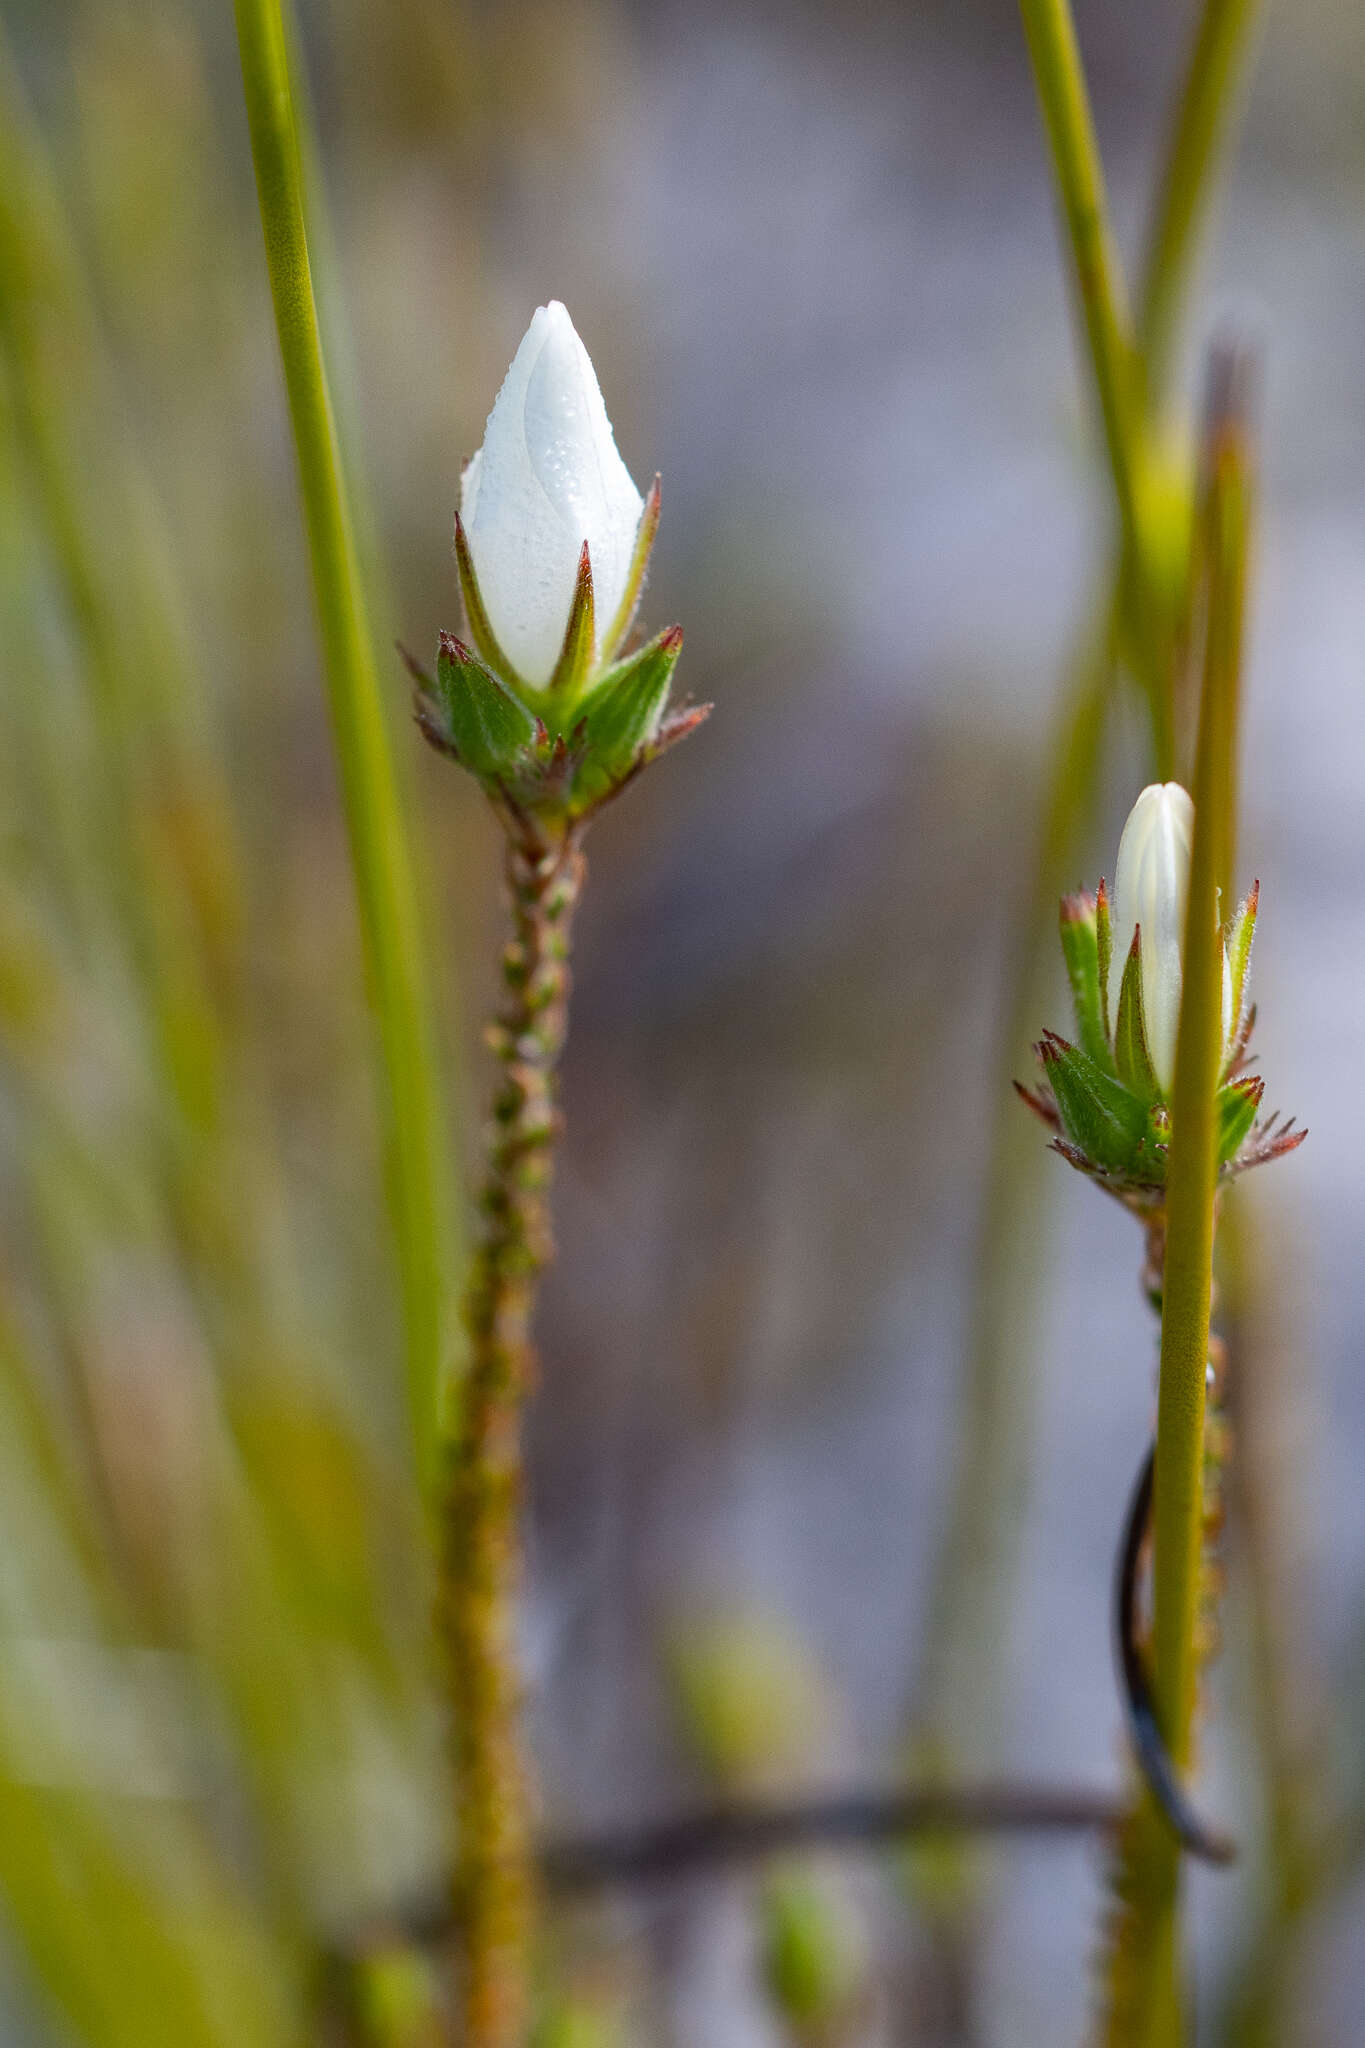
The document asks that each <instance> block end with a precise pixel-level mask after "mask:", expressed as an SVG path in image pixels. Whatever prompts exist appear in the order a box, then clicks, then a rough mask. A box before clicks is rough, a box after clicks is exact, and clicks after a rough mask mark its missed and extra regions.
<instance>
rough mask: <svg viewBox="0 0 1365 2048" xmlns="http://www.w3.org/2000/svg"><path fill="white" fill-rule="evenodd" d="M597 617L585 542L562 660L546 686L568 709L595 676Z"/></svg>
mask: <svg viewBox="0 0 1365 2048" xmlns="http://www.w3.org/2000/svg"><path fill="white" fill-rule="evenodd" d="M596 616H597V614H596V606H595V605H594V602H593V593H592V558H591V556H590V555H589V553H588V543H587V542H586V541H584V543H583V548H582V552H581V553H580V555H579V557H578V574H577V576H576V577H575V579H574V587H573V603H572V604H571V605H570V606H569V622H568V624H567V625H566V626H565V628H564V644H563V646H562V647H561V648H560V650H559V659H558V661H557V662H556V663H555V665H554V670H553V673H552V674H551V676H550V680H549V682H548V683H547V684H546V685H545V688H546V692H547V694H548V695H550V696H551V697H553V698H554V699H556V701H557V702H558V703H559V704H561V705H562V706H564V707H565V708H566V709H567V708H569V707H571V706H572V705H573V704H574V703H575V702H576V701H577V699H578V697H579V695H580V693H581V691H582V689H583V685H584V684H585V683H586V682H587V680H588V677H589V676H590V675H591V674H592V668H593V662H594V660H595V659H596V653H595V649H596V640H597V625H596Z"/></svg>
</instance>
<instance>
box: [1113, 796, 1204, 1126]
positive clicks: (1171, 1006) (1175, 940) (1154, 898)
mask: <svg viewBox="0 0 1365 2048" xmlns="http://www.w3.org/2000/svg"><path fill="white" fill-rule="evenodd" d="M1193 835H1194V805H1193V803H1192V802H1191V801H1190V797H1189V793H1188V792H1187V791H1186V790H1184V789H1182V788H1181V786H1180V784H1179V783H1178V782H1154V783H1151V784H1150V785H1149V786H1148V787H1147V788H1146V789H1144V790H1143V792H1142V795H1141V796H1140V797H1139V798H1138V800H1137V802H1136V803H1135V804H1134V805H1133V808H1132V810H1131V811H1130V812H1129V814H1128V822H1127V824H1126V825H1125V826H1124V828H1123V837H1122V838H1121V839H1120V841H1119V857H1118V863H1117V866H1116V868H1115V872H1114V959H1115V961H1116V962H1119V963H1122V961H1123V960H1124V959H1125V958H1126V957H1127V954H1128V949H1129V947H1130V946H1131V945H1132V942H1133V933H1134V931H1135V930H1136V931H1138V932H1140V933H1141V939H1140V949H1141V961H1142V1014H1143V1023H1144V1025H1145V1028H1146V1033H1147V1051H1148V1055H1149V1057H1150V1059H1151V1062H1152V1069H1153V1072H1154V1073H1155V1075H1156V1078H1157V1080H1158V1081H1159V1082H1160V1084H1161V1087H1162V1089H1163V1091H1164V1092H1165V1093H1166V1094H1168V1095H1169V1093H1170V1089H1171V1082H1172V1080H1173V1078H1174V1075H1175V1041H1176V1032H1177V1030H1178V1028H1179V1024H1180V987H1181V963H1182V958H1183V948H1184V944H1185V906H1186V903H1187V902H1188V900H1189V893H1190V845H1191V841H1192V839H1193ZM1118 980H1119V978H1118V975H1117V974H1111V975H1110V977H1109V1005H1110V1028H1111V1030H1112V1028H1113V1026H1114V1022H1115V1018H1116V1014H1117V1010H1118V995H1119V989H1118Z"/></svg>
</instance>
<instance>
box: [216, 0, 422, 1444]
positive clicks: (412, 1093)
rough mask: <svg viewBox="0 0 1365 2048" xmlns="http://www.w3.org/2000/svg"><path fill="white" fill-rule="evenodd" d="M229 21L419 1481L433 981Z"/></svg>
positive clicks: (287, 117) (282, 68) (262, 152)
mask: <svg viewBox="0 0 1365 2048" xmlns="http://www.w3.org/2000/svg"><path fill="white" fill-rule="evenodd" d="M236 18H237V37H238V45H239V48H240V52H241V63H242V81H243V87H244V90H245V96H246V108H247V118H248V123H249V126H250V131H251V149H252V156H253V159H254V162H255V169H256V187H257V195H258V198H259V201H260V210H261V225H262V229H263V232H264V237H265V250H266V261H267V267H268V269H269V274H270V287H271V294H272V298H273V302H274V309H275V324H276V330H277V333H278V337H279V347H280V358H281V362H282V365H283V370H284V380H285V386H286V391H287V395H288V401H289V412H290V418H291V421H292V424H293V432H294V446H295V453H296V456H297V461H298V474H299V486H300V493H301V496H302V500H303V512H304V521H305V525H306V528H307V535H308V547H309V554H310V558H311V562H312V572H313V585H314V595H315V598H316V604H317V613H318V621H319V626H320V630H321V638H322V650H323V660H324V667H325V671H326V680H327V689H328V699H329V704H330V709H331V719H332V730H333V737H334V740H335V745H336V754H337V761H338V766H339V770H340V779H341V790H342V801H343V804H344V807H345V814H346V825H347V831H348V834H349V839H350V848H351V860H352V865H353V869H354V874H355V882H356V893H357V898H358V903H359V913H360V922H361V929H362V937H363V943H364V949H365V958H366V964H367V971H368V976H369V984H370V990H371V995H372V1000H373V1002H374V1006H375V1010H376V1013H377V1019H378V1027H379V1036H380V1042H381V1047H382V1055H383V1065H384V1078H385V1097H386V1109H387V1126H388V1130H387V1135H388V1144H389V1192H390V1201H391V1206H392V1210H393V1216H394V1224H395V1230H396V1235H397V1240H398V1254H399V1265H400V1276H401V1284H402V1294H403V1308H404V1319H405V1328H406V1347H407V1361H408V1386H409V1399H410V1403H411V1409H412V1419H413V1430H414V1435H415V1440H416V1444H417V1453H418V1458H419V1462H420V1467H421V1470H422V1472H423V1474H424V1476H427V1477H429V1476H430V1474H431V1471H432V1455H433V1449H434V1444H435V1437H436V1429H435V1425H436V1414H437V1401H438V1396H439V1388H440V1379H441V1373H442V1370H443V1366H444V1363H445V1356H444V1354H445V1349H446V1345H447V1342H448V1339H449V1323H450V1315H449V1304H450V1277H451V1263H452V1238H451V1231H452V1227H453V1219H454V1215H455V1208H454V1203H453V1200H452V1197H451V1191H450V1181H449V1165H448V1154H449V1133H448V1131H447V1128H446V1119H445V1113H444V1108H443V1089H442V1084H441V1076H440V1072H439V1067H438V1061H437V1053H436V1035H435V1030H434V1026H433V1020H432V1009H431V994H430V987H429V976H428V968H427V962H426V957H425V952H424V946H423V938H422V932H421V928H420V917H419V912H418V897H417V892H416V887H415V880H414V865H413V856H412V850H411V847H410V844H409V840H408V836H407V830H406V827H405V823H404V818H403V813H402V806H401V803H400V801H399V796H398V790H397V784H396V778H395V771H394V762H393V756H392V750H391V742H390V737H389V731H388V726H387V722H386V719H385V715H384V708H383V702H382V699H381V695H380V688H379V682H378V677H377V672H376V668H375V661H374V651H373V646H372V642H371V637H370V628H369V622H368V618H367V615H366V603H365V596H364V591H363V588H362V578H361V573H360V565H359V559H358V552H357V548H356V542H355V533H354V526H353V521H352V516H351V512H350V509H349V505H348V502H347V493H346V488H345V481H344V474H343V467H342V459H341V451H340V446H339V441H338V435H337V428H336V421H335V417H334V414H333V409H332V402H331V397H330V394H329V390H328V383H327V374H326V367H325V363H324V358H323V350H322V337H321V333H320V329H319V323H318V313H317V305H316V301H315V297H314V291H313V282H312V272H311V268H310V261H309V251H308V235H307V227H306V222H305V218H304V208H303V191H302V179H301V173H300V161H299V150H298V138H297V133H296V126H295V116H294V107H293V96H292V90H291V85H290V76H289V64H288V44H287V38H286V34H285V28H284V23H283V20H282V17H281V12H280V6H279V0H236Z"/></svg>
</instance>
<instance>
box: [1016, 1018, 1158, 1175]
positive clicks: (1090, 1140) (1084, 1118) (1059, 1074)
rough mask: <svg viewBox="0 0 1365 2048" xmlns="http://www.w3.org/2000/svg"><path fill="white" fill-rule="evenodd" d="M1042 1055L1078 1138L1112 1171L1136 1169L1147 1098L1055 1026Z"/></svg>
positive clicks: (1065, 1121) (1066, 1124)
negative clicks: (1071, 1042)
mask: <svg viewBox="0 0 1365 2048" xmlns="http://www.w3.org/2000/svg"><path fill="white" fill-rule="evenodd" d="M1038 1056H1039V1058H1040V1059H1041V1061H1042V1063H1043V1071H1044V1072H1045V1073H1046V1075H1047V1078H1048V1081H1049V1083H1050V1084H1051V1087H1052V1093H1053V1095H1054V1096H1055V1098H1056V1102H1057V1110H1058V1113H1059V1115H1060V1116H1061V1119H1062V1127H1063V1129H1064V1130H1065V1131H1066V1134H1067V1136H1068V1137H1069V1138H1070V1140H1071V1142H1072V1144H1073V1145H1075V1147H1076V1148H1077V1150H1078V1151H1080V1152H1083V1153H1084V1154H1085V1157H1086V1158H1087V1159H1088V1160H1090V1161H1091V1162H1092V1164H1094V1165H1095V1166H1098V1167H1102V1168H1103V1169H1104V1171H1105V1172H1107V1173H1129V1172H1132V1171H1133V1170H1134V1168H1135V1167H1136V1166H1137V1164H1138V1162H1139V1159H1140V1156H1141V1154H1142V1152H1143V1150H1144V1140H1145V1139H1146V1137H1147V1129H1148V1126H1147V1105H1146V1103H1143V1102H1139V1101H1138V1100H1137V1098H1136V1097H1135V1096H1133V1095H1130V1094H1129V1092H1128V1090H1127V1089H1126V1088H1125V1087H1124V1086H1123V1084H1122V1082H1120V1081H1118V1080H1116V1079H1115V1078H1114V1076H1113V1075H1112V1074H1107V1073H1106V1072H1105V1071H1104V1069H1103V1067H1100V1066H1097V1065H1096V1064H1095V1062H1094V1060H1092V1059H1091V1058H1090V1057H1089V1055H1088V1054H1087V1053H1084V1052H1082V1051H1081V1049H1080V1047H1079V1046H1075V1045H1068V1044H1067V1042H1066V1040H1065V1039H1064V1038H1058V1037H1057V1036H1056V1034H1055V1033H1054V1032H1049V1033H1048V1035H1047V1037H1046V1038H1045V1039H1044V1040H1043V1042H1042V1044H1041V1045H1040V1046H1039V1048H1038Z"/></svg>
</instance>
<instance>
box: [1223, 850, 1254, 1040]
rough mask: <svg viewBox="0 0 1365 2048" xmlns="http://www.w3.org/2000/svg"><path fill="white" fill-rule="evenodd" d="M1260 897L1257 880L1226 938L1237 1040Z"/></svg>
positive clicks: (1232, 1033)
mask: <svg viewBox="0 0 1365 2048" xmlns="http://www.w3.org/2000/svg"><path fill="white" fill-rule="evenodd" d="M1260 900H1261V885H1260V883H1259V882H1253V883H1252V885H1251V889H1250V892H1249V893H1248V894H1247V895H1245V896H1244V897H1243V898H1242V900H1241V902H1240V903H1239V904H1238V906H1237V912H1236V915H1235V916H1234V917H1232V918H1231V919H1230V920H1229V922H1228V925H1227V930H1226V935H1225V940H1224V943H1225V946H1226V949H1227V962H1228V972H1229V974H1230V976H1231V979H1232V1028H1231V1031H1230V1032H1229V1037H1231V1038H1233V1039H1235V1038H1236V1037H1237V1034H1238V1032H1239V1031H1240V1029H1241V1026H1242V1019H1243V1018H1244V1017H1245V1015H1246V1006H1247V983H1248V980H1249V977H1250V973H1251V945H1252V941H1253V939H1254V938H1255V937H1256V912H1257V909H1258V908H1259V905H1260Z"/></svg>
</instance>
